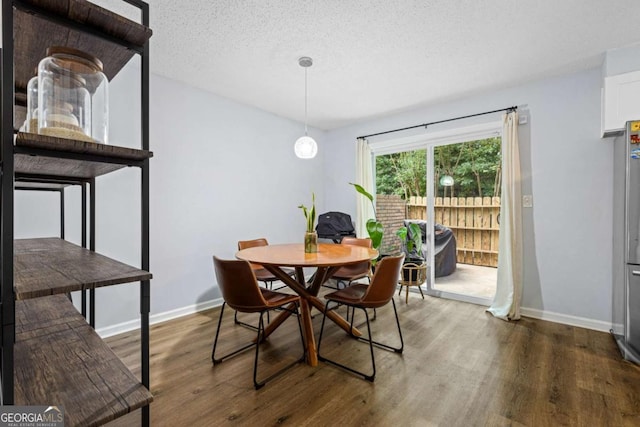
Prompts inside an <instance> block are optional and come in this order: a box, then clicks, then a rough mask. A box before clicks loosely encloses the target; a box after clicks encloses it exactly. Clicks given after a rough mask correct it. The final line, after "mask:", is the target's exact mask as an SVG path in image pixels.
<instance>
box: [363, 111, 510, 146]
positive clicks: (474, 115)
mask: <svg viewBox="0 0 640 427" xmlns="http://www.w3.org/2000/svg"><path fill="white" fill-rule="evenodd" d="M517 109H518V107H516V106H513V107H507V108H500V109H499V110H493V111H485V112H484V113H477V114H469V115H468V116H460V117H454V118H453V119H446V120H438V121H437V122H430V123H423V124H421V125H416V126H409V127H406V128H400V129H393V130H387V131H384V132H378V133H372V134H370V135H364V136H359V137H358V139H361V138H362V139H365V138H370V137H372V136H378V135H385V134H387V133H393V132H400V131H403V130H409V129H416V128H421V127H424V128H426V127H428V126H431V125H437V124H440V123H446V122H453V121H455V120H461V119H468V118H470V117H477V116H484V115H485V114H491V113H498V112H500V111H508V112H512V111H516V110H517Z"/></svg>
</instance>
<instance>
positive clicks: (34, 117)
mask: <svg viewBox="0 0 640 427" xmlns="http://www.w3.org/2000/svg"><path fill="white" fill-rule="evenodd" d="M24 131H25V132H30V133H38V67H36V69H35V76H34V77H31V80H29V83H27V119H26V120H25V123H24Z"/></svg>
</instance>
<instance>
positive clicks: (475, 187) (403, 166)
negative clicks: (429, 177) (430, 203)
mask: <svg viewBox="0 0 640 427" xmlns="http://www.w3.org/2000/svg"><path fill="white" fill-rule="evenodd" d="M500 141H501V140H500V138H499V137H494V138H487V139H481V140H477V141H468V142H463V143H460V144H451V145H442V146H439V147H436V148H435V149H434V163H435V177H434V178H435V182H436V183H437V187H436V197H442V196H445V197H485V196H489V197H492V196H500V188H501V185H502V169H501V163H502V162H501V145H500ZM426 173H427V168H426V150H416V151H407V152H403V153H394V154H388V155H384V156H377V157H376V191H377V193H378V194H397V195H399V196H401V197H402V198H403V199H405V200H408V199H409V198H410V197H411V196H421V197H424V196H426V194H427V191H426ZM444 175H449V176H451V177H453V179H454V185H453V186H451V187H444V186H442V185H440V178H441V177H442V176H444Z"/></svg>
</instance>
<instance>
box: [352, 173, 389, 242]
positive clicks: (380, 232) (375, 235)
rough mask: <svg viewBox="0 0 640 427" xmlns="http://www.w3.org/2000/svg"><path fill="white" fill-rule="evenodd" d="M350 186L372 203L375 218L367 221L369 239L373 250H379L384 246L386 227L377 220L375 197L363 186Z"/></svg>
mask: <svg viewBox="0 0 640 427" xmlns="http://www.w3.org/2000/svg"><path fill="white" fill-rule="evenodd" d="M349 184H351V185H353V187H354V188H355V189H356V191H357V192H358V193H360V194H362V195H363V196H365V197H366V198H367V199H369V201H370V202H371V206H372V207H373V215H374V218H369V219H368V220H367V233H368V234H369V238H370V239H371V246H372V247H373V249H375V250H378V248H380V245H381V244H382V237H383V236H384V227H383V225H382V223H381V222H380V221H378V220H377V219H376V218H375V215H376V206H375V203H373V196H372V195H371V194H370V193H369V192H368V191H367V190H365V189H364V187H362V186H361V185H358V184H354V183H353V182H350V183H349Z"/></svg>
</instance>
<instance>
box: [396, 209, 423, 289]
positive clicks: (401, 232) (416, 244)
mask: <svg viewBox="0 0 640 427" xmlns="http://www.w3.org/2000/svg"><path fill="white" fill-rule="evenodd" d="M396 236H398V237H399V238H400V240H401V241H402V247H403V251H404V253H405V254H406V257H405V259H404V264H415V265H418V266H420V265H422V264H423V263H424V260H425V254H423V253H422V230H421V229H420V226H419V225H418V224H416V223H415V222H411V223H409V225H408V227H404V226H403V227H400V228H399V229H398V230H397V231H396ZM409 271H411V276H412V277H411V280H414V281H415V280H416V279H417V274H418V272H417V271H416V270H414V269H412V270H404V269H403V270H402V275H403V279H404V280H406V281H408V280H410V278H409Z"/></svg>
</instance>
